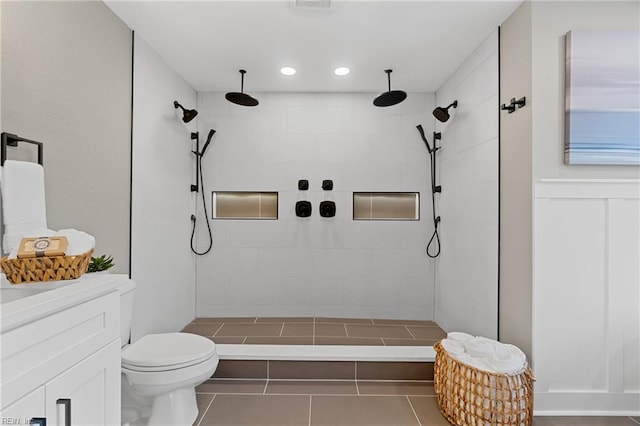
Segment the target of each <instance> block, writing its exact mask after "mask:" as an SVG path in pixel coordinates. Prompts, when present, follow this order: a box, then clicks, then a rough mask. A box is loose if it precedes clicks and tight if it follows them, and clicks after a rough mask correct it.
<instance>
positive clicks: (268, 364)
mask: <svg viewBox="0 0 640 426" xmlns="http://www.w3.org/2000/svg"><path fill="white" fill-rule="evenodd" d="M270 365H271V361H269V360H267V377H266V379H267V381H269V376H270V374H269V373H270V371H269V366H270Z"/></svg>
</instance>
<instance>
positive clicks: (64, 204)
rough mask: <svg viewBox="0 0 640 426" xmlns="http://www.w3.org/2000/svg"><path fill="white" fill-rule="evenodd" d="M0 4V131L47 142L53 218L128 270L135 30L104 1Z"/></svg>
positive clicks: (54, 224) (12, 154)
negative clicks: (87, 235) (91, 238)
mask: <svg viewBox="0 0 640 426" xmlns="http://www.w3.org/2000/svg"><path fill="white" fill-rule="evenodd" d="M0 9H1V10H2V36H1V37H0V39H1V40H2V61H1V62H2V78H1V80H2V89H3V90H2V98H1V100H2V107H1V120H2V131H4V132H10V133H15V134H17V135H19V136H22V137H25V138H28V139H34V140H37V141H41V142H43V143H44V170H45V180H46V182H45V186H46V202H47V223H48V225H49V227H50V228H52V229H61V228H76V229H80V230H83V231H86V232H88V233H90V234H92V235H94V236H95V238H96V249H95V253H96V254H97V255H100V254H103V253H107V254H109V255H112V256H113V257H114V258H115V267H114V268H113V271H114V272H129V197H130V190H129V179H130V171H131V169H130V164H131V163H130V157H129V155H130V148H131V30H130V29H129V28H127V26H126V25H125V24H124V23H123V22H122V21H121V20H120V19H119V18H118V17H117V16H116V15H114V14H113V12H112V11H111V10H110V9H109V8H107V7H106V6H105V5H104V3H102V2H64V1H47V2H0ZM88 23H90V24H88ZM22 149H24V148H23V146H19V147H18V148H9V152H8V155H9V158H12V159H16V158H20V157H21V156H20V154H19V151H20V150H22ZM34 151H35V150H34ZM26 157H29V156H26ZM22 158H25V156H22ZM22 158H20V159H22ZM33 159H34V160H35V156H33Z"/></svg>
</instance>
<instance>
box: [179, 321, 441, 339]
mask: <svg viewBox="0 0 640 426" xmlns="http://www.w3.org/2000/svg"><path fill="white" fill-rule="evenodd" d="M182 331H184V332H187V333H194V334H199V335H201V336H206V337H209V338H211V339H212V340H213V341H214V342H216V343H219V344H254V345H260V344H281V345H369V346H432V345H433V344H434V343H435V342H437V341H438V340H440V339H442V338H443V337H445V336H446V333H445V332H444V331H443V330H442V329H441V328H440V327H439V326H438V324H436V323H435V322H433V321H412V320H381V319H353V318H324V317H298V318H274V317H246V318H196V319H195V320H194V321H193V322H192V323H191V324H189V325H187V326H186V327H185V328H184V329H183V330H182Z"/></svg>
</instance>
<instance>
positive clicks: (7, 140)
mask: <svg viewBox="0 0 640 426" xmlns="http://www.w3.org/2000/svg"><path fill="white" fill-rule="evenodd" d="M18 142H26V143H30V144H33V145H36V146H37V147H38V164H40V165H42V160H43V158H42V157H43V144H42V142H38V141H32V140H30V139H26V138H22V137H20V136H18V135H14V134H12V133H7V132H2V146H1V148H0V151H1V158H0V166H4V162H5V161H6V160H7V147H8V146H18Z"/></svg>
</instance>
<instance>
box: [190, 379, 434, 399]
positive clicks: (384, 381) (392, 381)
mask: <svg viewBox="0 0 640 426" xmlns="http://www.w3.org/2000/svg"><path fill="white" fill-rule="evenodd" d="M209 380H211V381H249V382H256V381H262V380H267V379H265V378H262V379H259V378H247V377H215V378H211V379H209ZM209 380H207V381H209ZM269 381H272V382H274V381H275V382H355V381H356V380H354V379H275V378H274V379H269ZM358 381H359V382H367V383H369V382H374V383H411V384H419V383H425V384H428V383H431V384H433V380H390V379H358ZM197 393H212V392H197ZM221 393H222V392H221ZM418 396H424V395H418Z"/></svg>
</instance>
